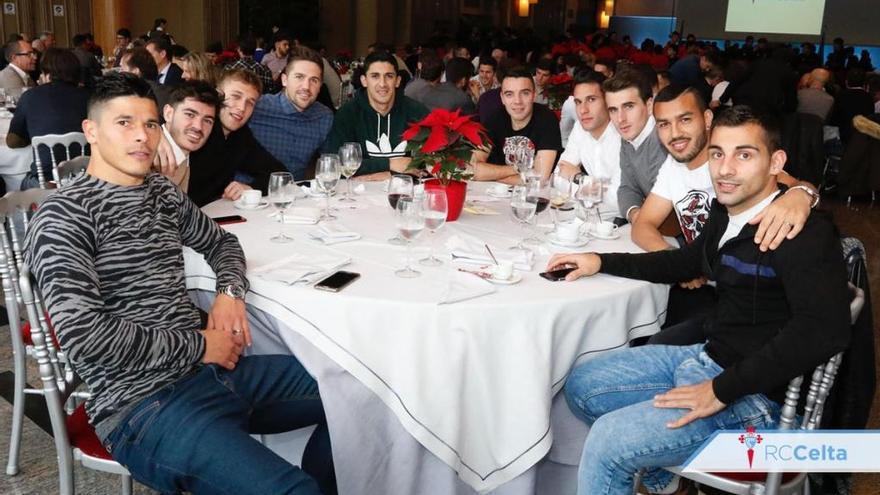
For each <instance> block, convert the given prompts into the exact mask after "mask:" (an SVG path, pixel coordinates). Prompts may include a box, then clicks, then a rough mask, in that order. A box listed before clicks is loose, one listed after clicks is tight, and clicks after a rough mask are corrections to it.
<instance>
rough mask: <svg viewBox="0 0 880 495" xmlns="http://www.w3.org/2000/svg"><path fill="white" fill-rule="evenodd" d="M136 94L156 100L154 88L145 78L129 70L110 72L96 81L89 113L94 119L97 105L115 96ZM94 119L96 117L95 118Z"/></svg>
mask: <svg viewBox="0 0 880 495" xmlns="http://www.w3.org/2000/svg"><path fill="white" fill-rule="evenodd" d="M126 96H136V97H138V98H149V99H150V100H153V101H155V96H154V95H153V89H152V88H151V87H150V85H149V83H147V81H145V80H144V79H142V78H140V77H138V76H136V75H134V74H129V73H127V72H110V73H108V74H107V75H106V76H104V77H100V78H98V79H97V81H96V82H95V87H94V89H93V90H92V95H91V96H90V97H89V104H88V115H89V118H90V119H93V113H94V111H95V109H96V107H98V106H100V105H103V104H104V103H107V102H108V101H110V100H113V99H115V98H122V97H126ZM157 111H158V109H157ZM93 120H94V119H93Z"/></svg>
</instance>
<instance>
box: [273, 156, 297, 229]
mask: <svg viewBox="0 0 880 495" xmlns="http://www.w3.org/2000/svg"><path fill="white" fill-rule="evenodd" d="M296 190H297V187H296V183H295V182H294V181H293V175H291V174H290V173H289V172H272V174H271V175H270V176H269V202H270V203H272V206H274V207H275V209H277V210H278V216H279V220H280V221H281V227H279V230H278V234H277V235H275V236H273V237H271V238H270V239H269V240H271V241H272V242H290V241H292V240H293V238H292V237H290V236H287V235H285V234H284V212H285V211H287V209H288V208H290V207H291V206H293V202H294V201H295V199H296Z"/></svg>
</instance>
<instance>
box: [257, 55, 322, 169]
mask: <svg viewBox="0 0 880 495" xmlns="http://www.w3.org/2000/svg"><path fill="white" fill-rule="evenodd" d="M323 70H324V64H323V63H322V61H321V57H320V55H318V54H317V53H316V52H314V51H313V50H310V49H308V48H306V47H298V48H294V49H293V50H291V52H290V58H289V59H288V62H287V67H286V68H285V69H284V72H282V73H281V85H282V86H284V91H281V92H279V93H278V94H274V95H263V96H262V97H260V99H259V100H258V101H257V104H256V106H255V107H254V112H253V116H252V117H251V119H250V122H249V124H248V126H249V127H250V130H251V132H253V134H254V137H255V138H256V140H257V141H258V142H259V144H261V145H262V146H263V148H265V149H266V150H267V151H268V152H269V153H271V154H272V156H274V157H275V158H276V159H277V160H278V161H280V162H281V163H283V164H284V166H285V167H286V168H287V170H288V171H289V172H290V173H292V174H293V177H294V179H296V180H302V179H305V178H306V172H307V170H308V169H309V166H310V165H311V164H312V163H313V162H314V158H315V155H316V154H317V152H318V150H319V149H320V148H321V145H322V144H324V141H325V140H326V139H327V134H328V133H329V132H330V126H332V125H333V112H332V111H331V110H330V109H329V108H327V107H326V106H324V105H323V104H321V103H319V102H317V101H316V100H317V98H318V91H320V89H321V73H322V71H323ZM336 152H337V151H333V153H336Z"/></svg>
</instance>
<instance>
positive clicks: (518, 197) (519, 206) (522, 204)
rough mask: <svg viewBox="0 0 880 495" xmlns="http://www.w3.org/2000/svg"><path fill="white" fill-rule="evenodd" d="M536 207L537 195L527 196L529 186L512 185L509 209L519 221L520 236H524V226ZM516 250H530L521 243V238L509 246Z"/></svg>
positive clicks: (532, 215)
mask: <svg viewBox="0 0 880 495" xmlns="http://www.w3.org/2000/svg"><path fill="white" fill-rule="evenodd" d="M537 207H538V197H537V196H529V188H528V186H526V185H517V186H514V187H513V194H512V195H511V197H510V209H511V211H512V212H513V218H514V219H515V220H516V221H518V222H519V224H520V227H521V228H522V230H523V233H522V237H525V226H526V225H527V224H528V223H529V221H531V219H532V217H534V216H535V211H536V210H537ZM510 249H512V250H517V251H525V252H529V251H531V250H530V249H529V248H527V247H526V246H525V245H524V244H523V240H522V239H520V241H519V242H518V243H517V244H516V246H513V247H512V248H510Z"/></svg>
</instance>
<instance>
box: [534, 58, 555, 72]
mask: <svg viewBox="0 0 880 495" xmlns="http://www.w3.org/2000/svg"><path fill="white" fill-rule="evenodd" d="M538 69H540V70H546V71H548V72H553V61H552V60H550V59H546V58H542V59H541V60H538V63H537V64H536V65H535V71H537V70H538Z"/></svg>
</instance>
